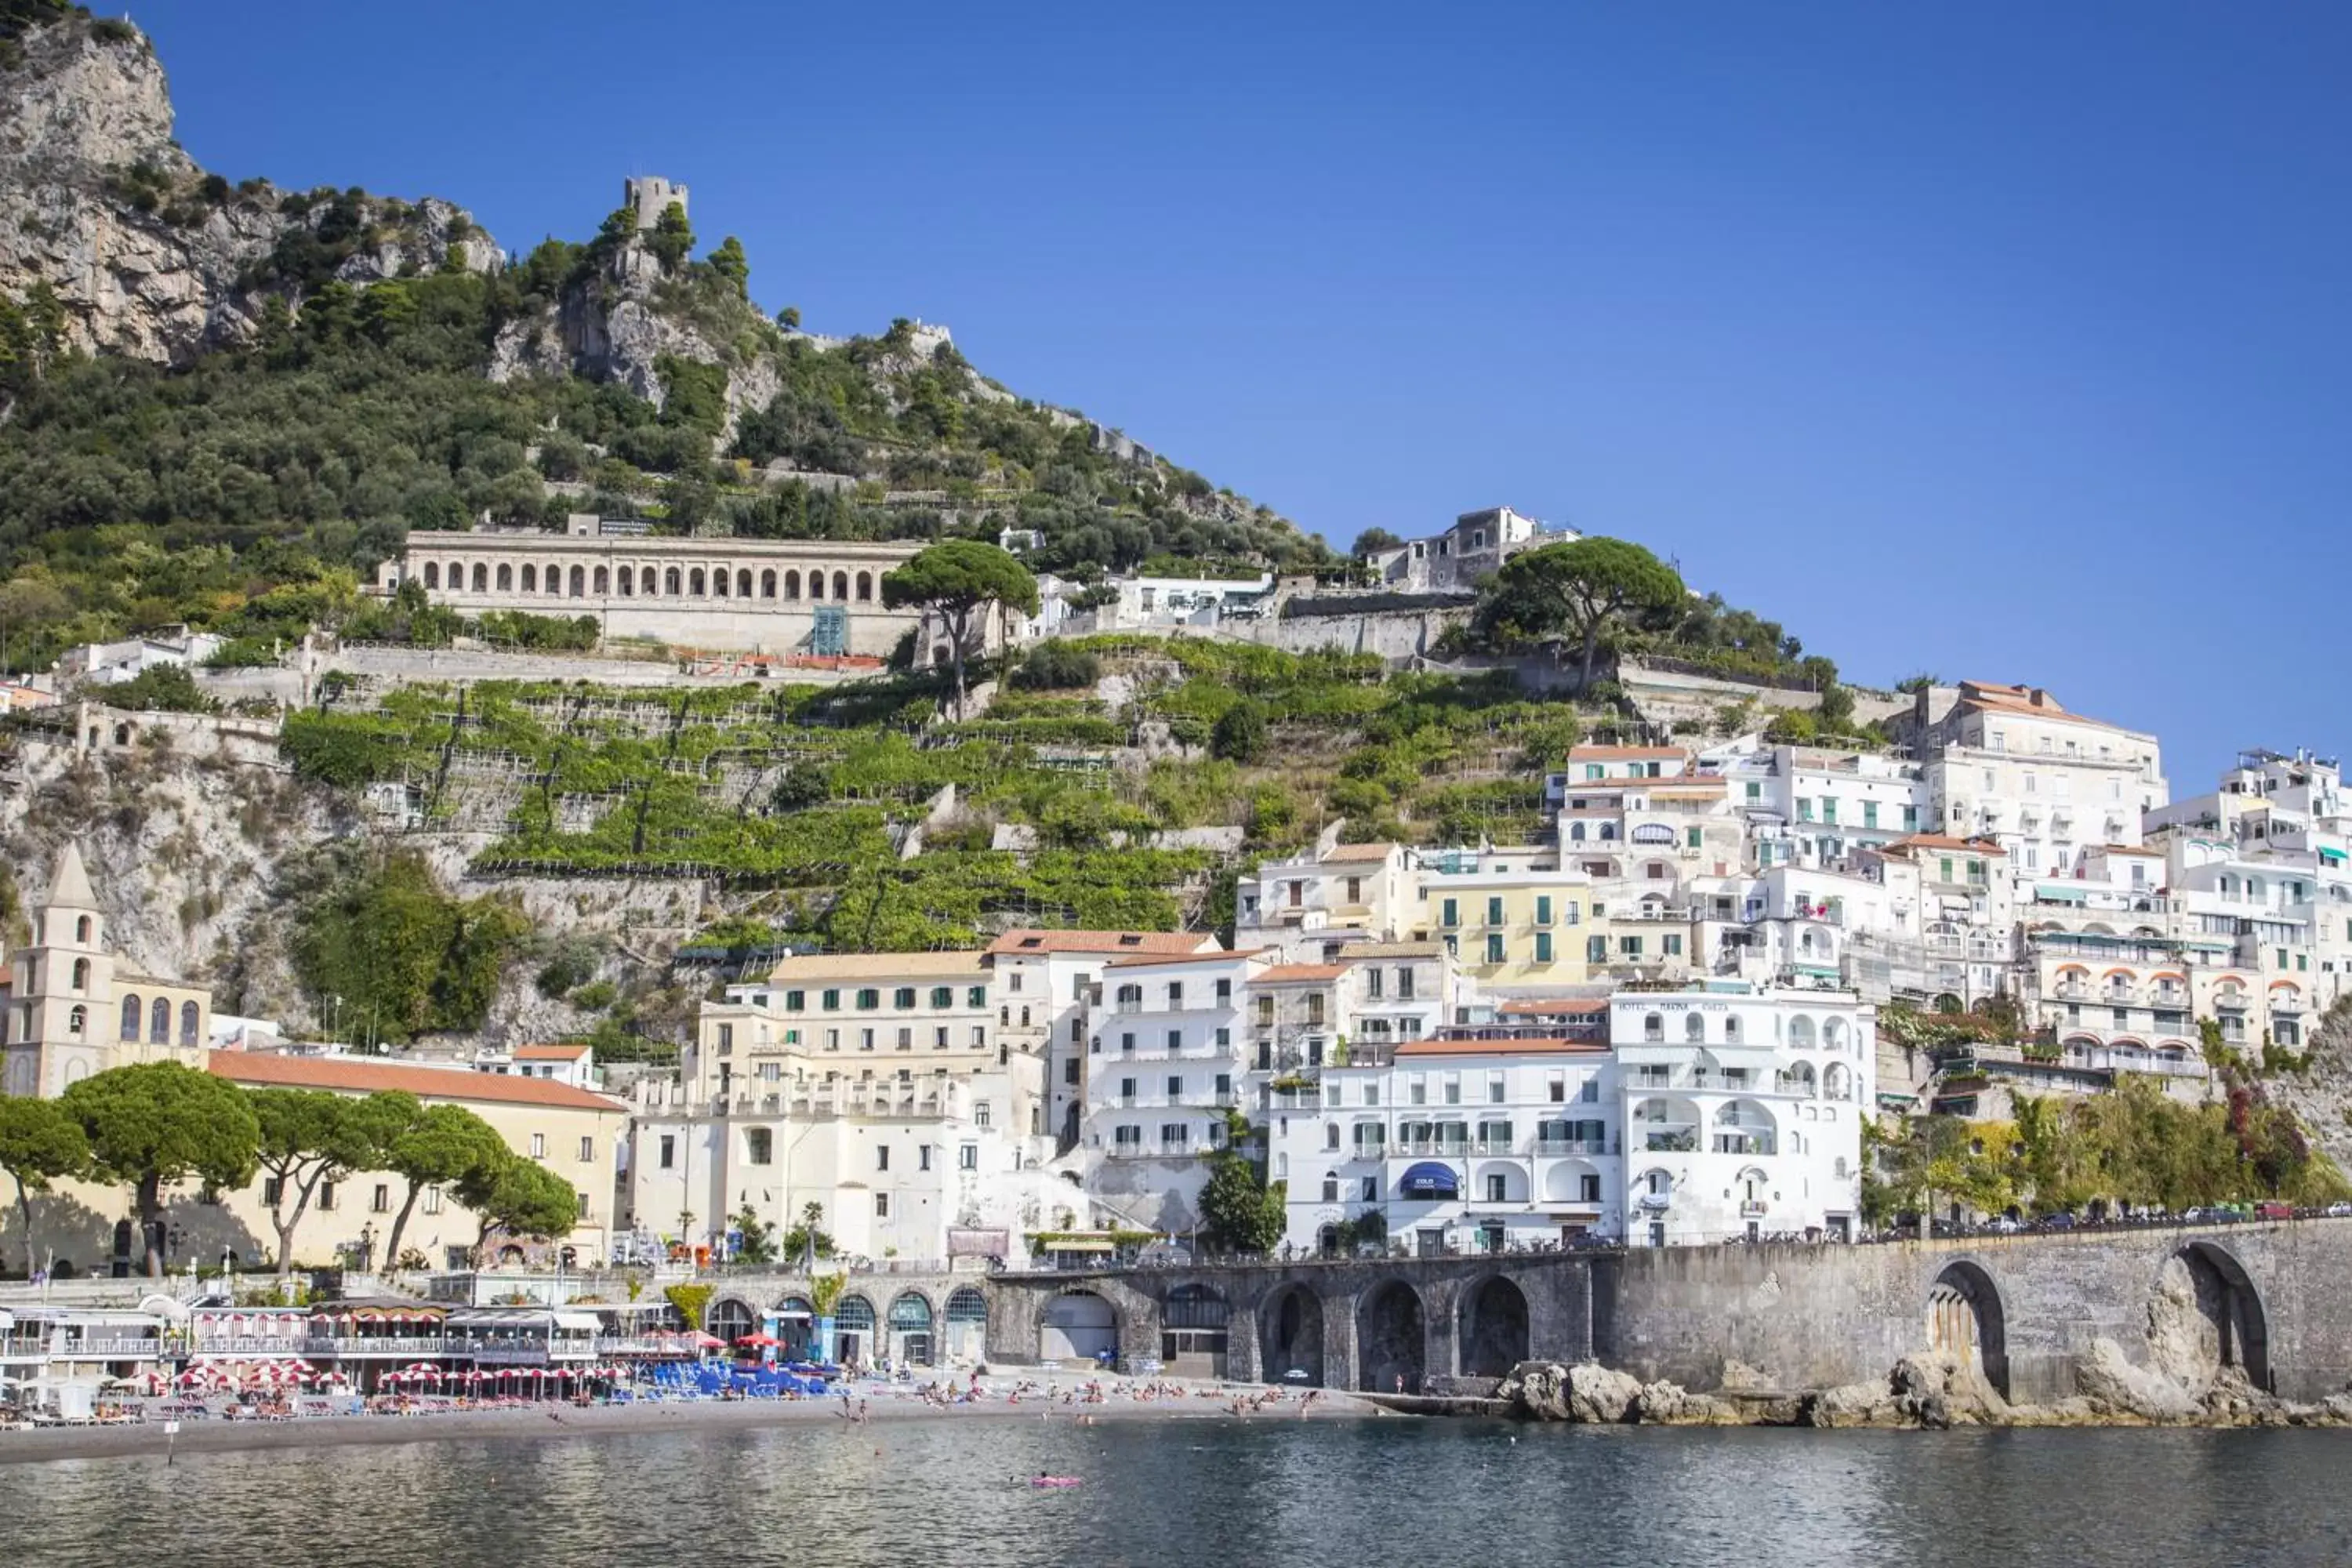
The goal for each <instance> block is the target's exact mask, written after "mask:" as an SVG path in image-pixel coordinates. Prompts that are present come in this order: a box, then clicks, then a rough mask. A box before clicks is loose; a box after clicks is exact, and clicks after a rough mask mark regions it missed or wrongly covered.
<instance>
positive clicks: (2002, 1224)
mask: <svg viewBox="0 0 2352 1568" xmlns="http://www.w3.org/2000/svg"><path fill="white" fill-rule="evenodd" d="M1984 1228H1985V1229H1986V1230H1987V1231H1989V1232H1990V1233H1991V1234H1992V1235H1994V1236H2015V1235H2016V1234H2017V1233H2018V1232H2019V1231H2021V1230H2023V1229H2024V1228H2025V1227H2024V1226H2021V1225H2020V1224H2018V1223H2017V1216H2016V1215H2005V1214H1997V1215H1993V1216H1992V1217H1991V1218H1990V1219H1989V1220H1987V1221H1985V1222H1984Z"/></svg>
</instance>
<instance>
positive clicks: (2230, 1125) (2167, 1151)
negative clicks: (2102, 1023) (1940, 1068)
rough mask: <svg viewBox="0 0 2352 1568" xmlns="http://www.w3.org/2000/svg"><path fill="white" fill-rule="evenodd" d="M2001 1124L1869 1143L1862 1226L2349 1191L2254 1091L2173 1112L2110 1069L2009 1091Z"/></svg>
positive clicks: (1910, 1125) (1909, 1126)
mask: <svg viewBox="0 0 2352 1568" xmlns="http://www.w3.org/2000/svg"><path fill="white" fill-rule="evenodd" d="M2016 1103H2017V1119H2016V1120H2015V1121H1974V1122H1972V1121H1963V1120H1961V1119H1960V1118H1958V1117H1952V1116H1927V1117H1920V1118H1918V1119H1916V1120H1914V1121H1909V1122H1906V1123H1905V1124H1903V1126H1902V1128H1901V1130H1900V1131H1898V1132H1893V1133H1889V1132H1887V1131H1884V1130H1882V1129H1880V1128H1878V1127H1877V1126H1875V1125H1873V1127H1872V1131H1871V1132H1870V1134H1869V1136H1870V1139H1871V1141H1872V1145H1873V1156H1874V1157H1873V1160H1872V1168H1871V1169H1870V1170H1869V1171H1868V1172H1866V1173H1865V1174H1864V1180H1863V1204H1864V1211H1865V1213H1867V1214H1868V1215H1869V1216H1870V1217H1871V1218H1872V1220H1873V1221H1874V1223H1880V1224H1883V1223H1885V1221H1887V1220H1888V1219H1889V1218H1891V1217H1893V1216H1894V1215H1897V1214H1903V1213H1917V1212H1923V1211H1926V1210H1927V1209H1929V1208H1933V1209H1934V1210H1935V1212H1937V1213H1941V1212H1942V1211H1943V1209H1944V1208H1945V1207H1946V1206H1948V1205H1953V1204H1958V1205H1961V1206H1963V1207H1964V1208H1967V1209H1970V1210H1974V1211H1976V1212H1978V1213H1980V1214H2003V1213H2009V1212H2012V1211H2014V1212H2020V1213H2024V1214H2036V1215H2038V1214H2053V1213H2072V1212H2074V1211H2077V1210H2080V1209H2082V1208H2084V1207H2085V1206H2086V1205H2089V1204H2091V1203H2093V1202H2094V1201H2099V1200H2104V1201H2105V1202H2107V1203H2110V1204H2116V1203H2120V1204H2127V1205H2131V1206H2133V1207H2134V1208H2145V1207H2149V1206H2161V1207H2163V1208H2166V1209H2168V1210H2171V1211H2173V1212H2175V1213H2178V1212H2179V1211H2180V1210H2182V1209H2185V1208H2190V1207H2194V1206H2198V1205H2210V1204H2229V1203H2247V1202H2252V1201H2254V1200H2257V1199H2263V1198H2277V1199H2283V1200H2284V1201H2286V1202H2289V1203H2294V1204H2298V1205H2308V1204H2321V1203H2327V1202H2331V1201H2333V1200H2335V1199H2337V1198H2341V1197H2344V1196H2346V1195H2347V1193H2352V1188H2347V1185H2346V1183H2345V1180H2344V1177H2343V1174H2342V1173H2341V1172H2339V1171H2338V1170H2337V1169H2336V1166H2335V1164H2334V1163H2333V1162H2331V1161H2330V1160H2328V1158H2327V1157H2326V1155H2325V1154H2323V1153H2320V1152H2317V1151H2315V1149H2313V1148H2312V1146H2311V1143H2310V1141H2309V1139H2308V1138H2307V1137H2306V1135H2305V1132H2304V1131H2303V1128H2302V1127H2301V1125H2300V1124H2299V1123H2298V1122H2297V1121H2296V1119H2295V1117H2294V1113H2293V1112H2292V1111H2291V1110H2288V1109H2287V1108H2285V1107H2284V1106H2282V1105H2279V1104H2276V1103H2274V1102H2273V1100H2272V1099H2271V1097H2270V1095H2269V1094H2268V1093H2267V1092H2266V1091H2265V1090H2264V1089H2263V1087H2262V1086H2261V1085H2259V1084H2256V1083H2252V1082H2244V1081H2240V1082H2233V1083H2232V1084H2231V1087H2230V1090H2229V1096H2228V1099H2227V1100H2225V1101H2223V1102H2221V1103H2214V1104H2204V1105H2185V1104H2182V1103H2181V1102H2179V1101H2178V1100H2170V1099H2168V1098H2167V1097H2166V1096H2165V1094H2164V1091H2163V1090H2162V1089H2161V1088H2159V1087H2158V1085H2157V1084H2156V1083H2155V1082H2154V1081H2152V1080H2151V1079H2147V1077H2145V1076H2143V1075H2139V1074H2134V1073H2124V1074H2119V1075H2118V1076H2117V1079H2116V1086H2115V1088H2114V1089H2113V1090H2112V1091H2111V1092H2109V1093H2106V1094H2103V1095H2096V1096H2094V1097H2092V1098H2089V1099H2085V1100H2059V1099H2055V1098H2041V1099H2036V1098H2033V1097H2031V1096H2021V1097H2020V1098H2019V1099H2018V1100H2017V1102H2016Z"/></svg>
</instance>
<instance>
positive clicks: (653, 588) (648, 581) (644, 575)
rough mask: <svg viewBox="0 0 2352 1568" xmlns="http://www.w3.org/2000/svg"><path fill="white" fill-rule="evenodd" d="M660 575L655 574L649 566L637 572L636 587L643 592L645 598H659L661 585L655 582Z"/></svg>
mask: <svg viewBox="0 0 2352 1568" xmlns="http://www.w3.org/2000/svg"><path fill="white" fill-rule="evenodd" d="M660 575H661V574H660V573H658V572H656V571H655V570H654V569H653V568H652V567H650V566H647V567H644V568H642V569H640V570H639V571H638V573H637V585H638V586H639V587H641V588H643V589H644V590H645V595H646V598H648V599H657V598H659V597H661V584H660V582H659V581H658V580H657V579H658V578H659V577H660Z"/></svg>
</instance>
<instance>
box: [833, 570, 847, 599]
mask: <svg viewBox="0 0 2352 1568" xmlns="http://www.w3.org/2000/svg"><path fill="white" fill-rule="evenodd" d="M833 596H834V598H835V599H836V600H841V599H846V598H847V597H849V574H848V573H846V572H835V574H833Z"/></svg>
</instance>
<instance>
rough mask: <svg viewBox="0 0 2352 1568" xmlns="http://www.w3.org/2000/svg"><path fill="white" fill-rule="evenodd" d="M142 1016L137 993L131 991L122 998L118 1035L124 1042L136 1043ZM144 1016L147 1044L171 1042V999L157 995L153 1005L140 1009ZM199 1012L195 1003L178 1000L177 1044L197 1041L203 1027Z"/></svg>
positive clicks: (166, 1043)
mask: <svg viewBox="0 0 2352 1568" xmlns="http://www.w3.org/2000/svg"><path fill="white" fill-rule="evenodd" d="M141 1016H142V1005H141V1003H140V1000H139V997H138V995H137V994H135V993H134V994H131V995H128V996H125V997H124V998H123V999H122V1028H121V1039H122V1040H123V1041H124V1042H125V1043H126V1044H130V1043H135V1042H136V1041H137V1040H138V1038H139V1021H140V1018H141ZM143 1016H145V1018H146V1020H147V1043H148V1044H149V1045H151V1046H168V1045H170V1044H171V1043H172V1003H171V999H170V998H169V997H164V996H158V997H156V998H155V1001H154V1005H152V1007H149V1008H145V1009H143ZM202 1023H203V1017H202V1015H201V1013H200V1011H199V1009H198V1008H197V1006H196V1005H195V1004H194V1002H183V1003H181V1004H180V1044H182V1045H184V1046H193V1045H194V1044H195V1043H196V1032H197V1030H198V1028H199V1027H200V1026H202Z"/></svg>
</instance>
